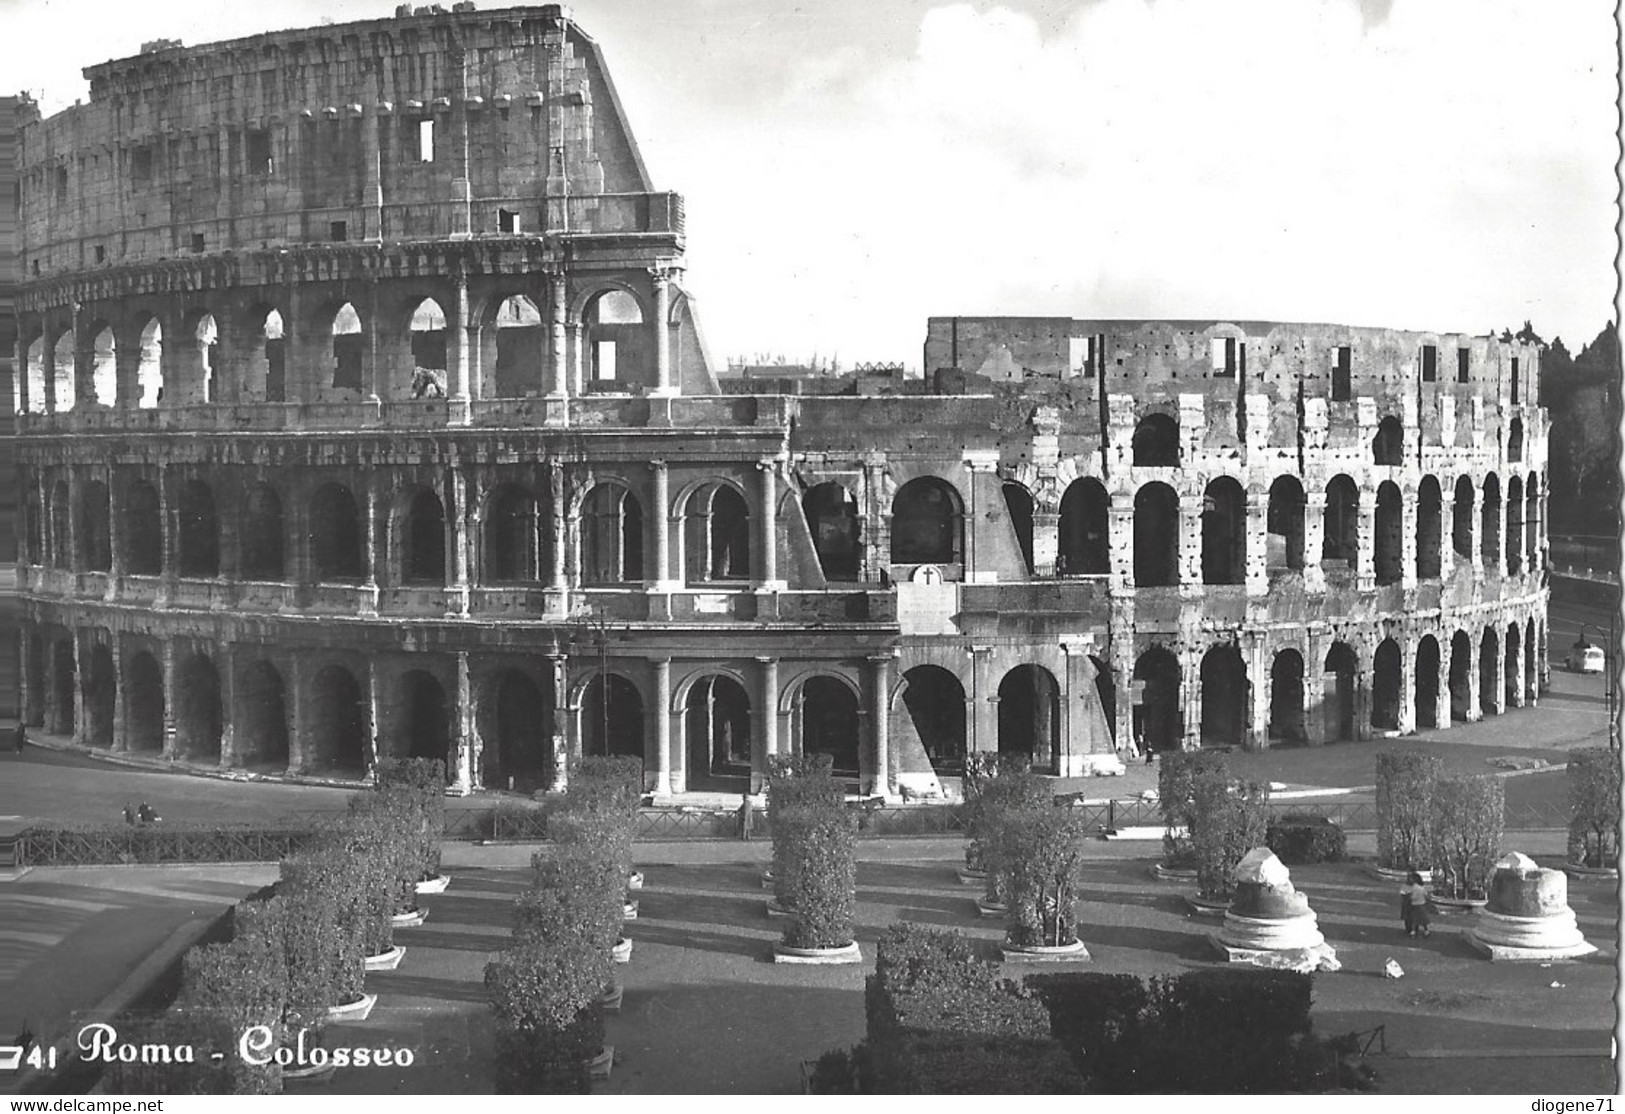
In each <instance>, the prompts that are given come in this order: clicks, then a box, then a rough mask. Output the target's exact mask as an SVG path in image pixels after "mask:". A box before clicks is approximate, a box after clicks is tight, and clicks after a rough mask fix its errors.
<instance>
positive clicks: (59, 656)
mask: <svg viewBox="0 0 1625 1114" xmlns="http://www.w3.org/2000/svg"><path fill="white" fill-rule="evenodd" d="M76 671H77V670H76V666H75V663H74V660H73V643H72V642H71V641H70V640H69V639H67V638H61V639H58V640H57V641H56V643H55V644H54V645H53V646H52V647H51V706H52V709H53V710H54V712H55V715H54V716H53V717H52V721H51V724H50V728H51V730H52V731H53V733H54V734H57V735H72V734H73V733H74V725H75V722H76V721H75V719H74V715H75V709H74V706H73V686H74V674H75V672H76Z"/></svg>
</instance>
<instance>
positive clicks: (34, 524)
mask: <svg viewBox="0 0 1625 1114" xmlns="http://www.w3.org/2000/svg"><path fill="white" fill-rule="evenodd" d="M19 486H21V487H22V489H23V507H22V512H23V521H22V532H23V552H24V554H25V556H26V558H27V560H28V563H29V564H30V565H39V564H43V563H44V562H43V559H42V557H41V554H43V553H44V552H45V541H44V530H45V515H44V513H43V512H42V511H41V510H40V502H39V496H38V495H37V494H35V492H36V491H37V490H38V489H37V488H36V487H35V486H34V484H33V483H32V482H31V481H30V480H29V479H27V478H26V477H23V478H21V482H20V485H19Z"/></svg>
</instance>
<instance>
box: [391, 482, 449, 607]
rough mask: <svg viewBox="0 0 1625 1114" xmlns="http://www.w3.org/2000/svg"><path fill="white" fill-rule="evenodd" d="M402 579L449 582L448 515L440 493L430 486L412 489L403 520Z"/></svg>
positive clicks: (411, 581) (428, 582) (424, 582)
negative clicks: (447, 574)
mask: <svg viewBox="0 0 1625 1114" xmlns="http://www.w3.org/2000/svg"><path fill="white" fill-rule="evenodd" d="M401 579H402V580H404V581H405V582H406V583H408V584H444V583H445V582H446V515H445V512H444V511H443V510H442V509H441V507H440V497H439V496H437V495H436V494H435V493H434V492H432V491H430V490H429V489H428V488H426V487H420V488H418V489H417V490H416V491H415V492H413V493H412V498H411V501H410V502H408V503H407V505H406V521H405V522H403V523H402V524H401Z"/></svg>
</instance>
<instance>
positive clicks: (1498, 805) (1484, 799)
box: [1432, 774, 1506, 899]
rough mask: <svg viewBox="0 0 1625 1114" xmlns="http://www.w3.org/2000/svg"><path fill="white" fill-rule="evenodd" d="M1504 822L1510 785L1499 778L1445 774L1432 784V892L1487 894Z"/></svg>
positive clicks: (1457, 895) (1461, 896) (1468, 895)
mask: <svg viewBox="0 0 1625 1114" xmlns="http://www.w3.org/2000/svg"><path fill="white" fill-rule="evenodd" d="M1505 822H1506V786H1505V784H1504V783H1503V782H1502V781H1501V779H1500V778H1498V777H1495V776H1494V775H1492V774H1480V775H1478V776H1475V777H1442V778H1440V779H1439V780H1438V782H1437V783H1436V784H1435V785H1434V787H1433V847H1432V851H1433V854H1432V863H1433V885H1432V889H1433V892H1434V893H1435V894H1439V895H1442V896H1444V897H1451V898H1458V899H1478V898H1484V897H1487V896H1488V894H1489V890H1490V876H1491V875H1492V874H1494V873H1495V860H1496V857H1497V856H1498V855H1500V853H1501V830H1502V827H1503V826H1504V824H1505Z"/></svg>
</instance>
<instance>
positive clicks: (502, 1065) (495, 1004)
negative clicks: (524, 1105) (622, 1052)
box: [485, 943, 604, 1095]
mask: <svg viewBox="0 0 1625 1114" xmlns="http://www.w3.org/2000/svg"><path fill="white" fill-rule="evenodd" d="M586 958H587V956H586V952H585V951H584V950H582V949H579V948H572V947H569V946H567V945H564V944H562V943H561V944H557V945H555V946H553V947H549V948H544V947H541V946H539V945H537V944H535V943H515V944H514V945H513V946H512V947H510V948H508V949H507V950H506V951H503V952H502V953H501V954H500V955H498V956H497V957H496V958H495V959H493V960H492V961H491V962H490V963H488V964H487V965H486V967H485V989H486V993H487V994H488V995H489V997H490V1002H491V1009H492V1012H494V1013H495V1014H496V1017H497V1041H496V1067H497V1091H498V1092H499V1093H501V1094H509V1095H513V1094H586V1093H587V1091H588V1089H589V1085H590V1081H589V1079H588V1075H587V1061H588V1059H590V1058H591V1057H592V1056H595V1055H597V1053H598V1051H599V1049H601V1048H603V1046H604V1020H603V1016H602V1014H601V1013H600V1012H599V1010H598V1005H597V1001H598V997H599V995H601V994H602V993H603V990H604V984H603V980H602V979H600V978H598V977H596V974H595V973H594V972H593V971H592V969H591V964H586V965H583V963H582V962H581V961H582V960H584V959H586Z"/></svg>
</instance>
